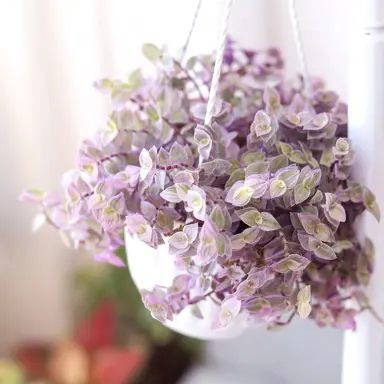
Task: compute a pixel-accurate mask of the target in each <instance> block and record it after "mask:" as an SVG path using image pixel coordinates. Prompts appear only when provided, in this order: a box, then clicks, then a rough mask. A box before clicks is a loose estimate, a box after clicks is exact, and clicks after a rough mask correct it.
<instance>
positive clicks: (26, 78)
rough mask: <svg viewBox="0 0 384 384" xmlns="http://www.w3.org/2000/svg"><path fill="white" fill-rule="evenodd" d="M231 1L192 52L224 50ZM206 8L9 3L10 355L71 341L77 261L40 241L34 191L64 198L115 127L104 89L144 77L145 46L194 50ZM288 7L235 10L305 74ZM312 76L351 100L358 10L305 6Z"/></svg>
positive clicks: (4, 117)
mask: <svg viewBox="0 0 384 384" xmlns="http://www.w3.org/2000/svg"><path fill="white" fill-rule="evenodd" d="M223 2H224V1H223V0H204V1H203V6H202V9H201V14H200V17H199V20H198V23H197V26H196V30H195V33H194V35H193V38H192V41H191V46H190V52H194V53H196V52H202V51H203V52H208V51H211V50H212V49H214V46H215V42H216V37H217V33H218V30H219V24H220V13H221V10H222V6H223ZM196 4H197V0H140V1H138V0H0V130H1V133H2V135H1V141H0V143H1V150H0V156H1V158H0V160H1V161H0V175H1V184H0V185H1V194H0V196H1V198H0V214H1V221H0V335H1V337H0V352H1V350H4V349H5V348H6V346H9V345H11V344H13V343H15V342H17V341H18V340H21V339H24V338H37V337H44V338H52V337H54V336H56V335H60V334H62V333H63V332H65V330H66V329H67V326H68V323H69V321H70V318H69V315H68V314H69V306H70V295H69V287H70V281H69V277H70V270H71V264H72V260H73V258H74V253H73V252H71V251H69V250H68V249H65V247H64V246H63V245H62V244H61V242H60V240H59V239H58V236H57V235H56V233H55V232H54V231H53V230H49V229H44V230H42V231H41V232H39V233H38V234H36V235H32V234H31V233H30V223H31V220H32V217H33V214H34V211H33V209H32V208H29V207H27V206H25V205H23V204H20V203H18V201H17V197H18V195H19V193H20V191H21V190H22V188H24V187H26V186H30V187H43V188H54V187H55V186H58V184H59V177H60V175H61V173H62V172H63V171H65V170H67V169H68V168H70V167H71V165H72V161H73V158H74V154H75V151H76V147H77V145H78V143H79V141H80V140H81V138H83V137H84V136H85V135H86V134H89V133H90V132H92V131H93V130H94V129H96V128H98V127H100V126H102V125H103V124H104V122H105V116H106V111H107V105H106V102H105V100H103V98H102V97H101V96H100V95H99V94H98V93H97V92H96V91H95V90H93V88H92V82H93V81H94V80H96V79H98V78H100V77H106V76H110V77H122V76H124V75H125V74H126V73H127V71H128V70H130V69H133V68H135V67H137V66H139V65H141V63H142V61H141V54H140V46H141V44H142V43H144V42H153V43H155V44H159V45H161V44H163V43H166V44H167V45H168V46H169V47H170V48H171V49H172V50H175V49H177V48H179V47H180V46H182V45H183V44H184V41H185V38H186V36H187V34H188V30H189V27H190V24H191V21H192V17H193V13H194V10H195V7H196ZM287 4H288V1H287V0H235V1H234V7H233V13H232V17H231V25H230V31H231V34H232V35H233V36H234V37H235V38H237V39H238V40H239V41H240V42H241V43H243V44H245V45H246V46H251V47H264V46H266V45H269V44H273V45H276V46H280V47H281V48H282V49H283V51H284V53H285V55H286V57H287V59H288V69H289V72H290V73H291V74H292V73H294V72H296V71H297V69H298V61H297V56H296V51H295V46H294V40H293V34H292V31H291V29H290V22H289V19H288V8H287ZM297 7H298V14H299V19H300V23H301V26H302V30H303V38H304V48H305V50H306V56H307V59H308V65H309V68H310V70H311V72H313V73H315V74H321V75H323V76H324V77H325V78H326V79H327V80H328V82H329V83H330V85H331V86H332V87H333V88H334V89H336V90H338V91H339V92H341V93H342V95H345V92H346V83H345V76H344V73H345V67H346V44H345V42H346V36H347V32H346V31H347V28H346V25H347V21H346V20H345V18H343V17H344V15H345V10H346V7H347V0H339V1H337V2H336V1H331V0H298V1H297Z"/></svg>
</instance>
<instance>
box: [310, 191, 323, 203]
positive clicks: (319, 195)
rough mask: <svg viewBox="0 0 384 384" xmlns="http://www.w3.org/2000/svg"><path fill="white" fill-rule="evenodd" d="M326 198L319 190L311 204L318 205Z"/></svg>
mask: <svg viewBox="0 0 384 384" xmlns="http://www.w3.org/2000/svg"><path fill="white" fill-rule="evenodd" d="M323 198H324V195H323V192H321V191H320V190H317V191H316V193H315V194H314V195H313V197H312V199H311V200H310V203H311V204H317V203H320V202H321V201H322V200H323Z"/></svg>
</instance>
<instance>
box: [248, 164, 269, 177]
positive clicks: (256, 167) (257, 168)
mask: <svg viewBox="0 0 384 384" xmlns="http://www.w3.org/2000/svg"><path fill="white" fill-rule="evenodd" d="M268 167H269V163H268V162H267V161H256V162H254V163H252V164H250V165H248V166H247V168H246V169H245V177H248V176H252V175H256V174H261V173H266V172H268Z"/></svg>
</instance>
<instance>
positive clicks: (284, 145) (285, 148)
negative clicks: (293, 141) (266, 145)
mask: <svg viewBox="0 0 384 384" xmlns="http://www.w3.org/2000/svg"><path fill="white" fill-rule="evenodd" d="M280 148H281V151H282V152H283V153H284V154H285V155H288V156H290V155H291V154H292V152H293V149H292V147H291V146H290V145H289V144H287V143H280Z"/></svg>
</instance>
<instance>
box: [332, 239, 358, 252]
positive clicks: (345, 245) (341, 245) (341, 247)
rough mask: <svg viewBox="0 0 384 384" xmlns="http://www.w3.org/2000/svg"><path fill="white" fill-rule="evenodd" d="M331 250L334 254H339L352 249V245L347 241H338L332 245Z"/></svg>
mask: <svg viewBox="0 0 384 384" xmlns="http://www.w3.org/2000/svg"><path fill="white" fill-rule="evenodd" d="M332 248H333V250H334V251H335V252H336V253H340V252H343V251H345V250H346V249H351V248H353V243H352V242H351V241H349V240H340V241H336V243H335V244H333V246H332Z"/></svg>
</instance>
